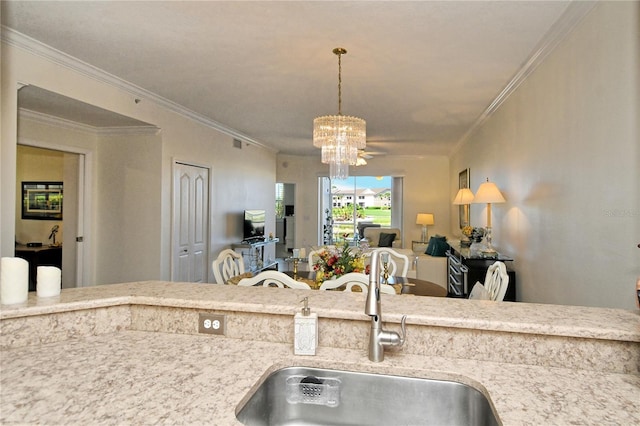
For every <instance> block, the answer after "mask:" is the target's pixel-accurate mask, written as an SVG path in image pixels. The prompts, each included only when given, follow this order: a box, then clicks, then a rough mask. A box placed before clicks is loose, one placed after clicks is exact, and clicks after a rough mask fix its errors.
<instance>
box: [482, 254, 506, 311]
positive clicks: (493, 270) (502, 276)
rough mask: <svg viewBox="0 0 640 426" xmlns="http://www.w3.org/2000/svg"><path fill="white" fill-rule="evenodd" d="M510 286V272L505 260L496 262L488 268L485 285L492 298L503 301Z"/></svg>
mask: <svg viewBox="0 0 640 426" xmlns="http://www.w3.org/2000/svg"><path fill="white" fill-rule="evenodd" d="M508 286H509V274H507V267H506V266H505V264H504V263H503V262H499V261H498V262H494V263H493V265H491V266H489V268H488V269H487V275H486V276H485V278H484V287H485V289H486V290H487V292H488V293H489V296H490V297H491V300H495V301H497V302H502V301H503V300H504V295H505V294H506V292H507V287H508Z"/></svg>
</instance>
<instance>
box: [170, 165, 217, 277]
mask: <svg viewBox="0 0 640 426" xmlns="http://www.w3.org/2000/svg"><path fill="white" fill-rule="evenodd" d="M172 234H173V235H172V241H173V250H172V262H171V279H172V281H181V282H198V283H203V282H207V281H208V271H209V268H208V259H209V244H208V240H209V169H208V168H206V167H201V166H195V165H190V164H185V163H181V162H175V163H174V170H173V228H172Z"/></svg>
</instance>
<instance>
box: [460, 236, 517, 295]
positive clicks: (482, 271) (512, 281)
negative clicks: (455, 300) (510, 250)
mask: <svg viewBox="0 0 640 426" xmlns="http://www.w3.org/2000/svg"><path fill="white" fill-rule="evenodd" d="M496 261H500V262H505V265H506V266H507V274H508V275H509V286H508V287H507V293H506V294H505V295H504V300H505V301H510V302H515V301H516V273H515V271H514V270H513V269H511V268H510V263H511V262H512V261H513V259H512V258H510V257H508V256H505V255H503V254H500V253H496V254H495V255H493V256H491V257H488V256H483V255H482V254H478V253H475V252H473V251H472V250H471V249H469V248H467V247H460V246H454V245H452V246H450V248H449V250H448V251H447V270H448V279H447V288H448V293H449V294H448V296H449V297H459V298H463V297H464V298H468V297H469V293H471V289H472V288H473V286H474V284H475V283H476V282H478V281H480V282H481V283H484V279H485V276H486V274H487V269H488V268H489V266H491V265H492V264H493V263H494V262H496Z"/></svg>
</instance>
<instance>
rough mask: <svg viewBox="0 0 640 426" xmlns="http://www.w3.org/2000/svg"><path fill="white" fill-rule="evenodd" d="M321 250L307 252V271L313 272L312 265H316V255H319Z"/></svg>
mask: <svg viewBox="0 0 640 426" xmlns="http://www.w3.org/2000/svg"><path fill="white" fill-rule="evenodd" d="M320 251H321V250H311V251H309V255H308V258H309V270H310V271H313V265H315V264H316V260H317V259H318V253H320Z"/></svg>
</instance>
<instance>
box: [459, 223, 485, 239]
mask: <svg viewBox="0 0 640 426" xmlns="http://www.w3.org/2000/svg"><path fill="white" fill-rule="evenodd" d="M462 235H464V236H465V237H467V238H469V239H470V240H471V241H475V242H480V241H482V237H484V228H474V227H472V226H465V227H464V228H462Z"/></svg>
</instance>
